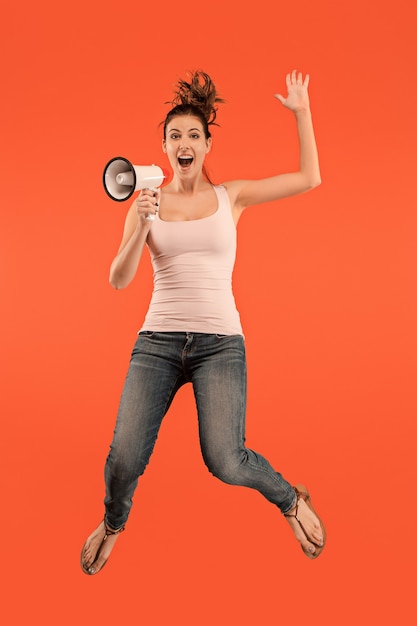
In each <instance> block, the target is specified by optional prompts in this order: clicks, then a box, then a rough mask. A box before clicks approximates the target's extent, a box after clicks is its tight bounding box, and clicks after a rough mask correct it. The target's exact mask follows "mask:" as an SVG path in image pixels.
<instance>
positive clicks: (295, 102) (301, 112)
mask: <svg viewBox="0 0 417 626" xmlns="http://www.w3.org/2000/svg"><path fill="white" fill-rule="evenodd" d="M308 83H309V76H308V75H307V76H306V77H305V79H304V81H303V77H302V75H301V73H299V74H298V76H297V73H296V71H295V70H294V71H293V72H292V73H291V74H287V77H286V84H287V89H288V95H287V97H286V98H284V97H283V96H282V95H280V94H277V95H276V96H275V97H276V98H277V99H278V100H279V101H280V102H281V104H282V105H283V106H285V107H286V108H288V109H289V110H290V111H292V112H293V113H294V116H295V119H296V123H297V131H298V140H299V146H300V160H299V169H298V171H296V172H291V173H288V174H279V175H277V176H272V177H271V178H264V179H261V180H240V181H233V182H232V183H227V188H228V190H229V192H230V195H231V199H232V202H233V205H234V208H235V210H236V211H237V212H238V213H240V212H242V211H243V210H244V209H245V208H246V207H248V206H250V205H253V204H260V203H262V202H271V201H273V200H279V199H280V198H285V197H287V196H293V195H296V194H299V193H303V192H305V191H308V190H310V189H313V188H314V187H316V186H317V185H319V184H320V183H321V179H320V167H319V159H318V154H317V146H316V140H315V137H314V130H313V122H312V118H311V111H310V103H309V97H308V91H307V88H308Z"/></svg>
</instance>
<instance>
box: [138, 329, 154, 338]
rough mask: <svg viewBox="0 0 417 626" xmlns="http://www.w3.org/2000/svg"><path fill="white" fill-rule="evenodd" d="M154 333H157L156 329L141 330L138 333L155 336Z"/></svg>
mask: <svg viewBox="0 0 417 626" xmlns="http://www.w3.org/2000/svg"><path fill="white" fill-rule="evenodd" d="M154 334H155V331H153V330H141V331H140V332H139V333H138V336H139V337H153V336H154Z"/></svg>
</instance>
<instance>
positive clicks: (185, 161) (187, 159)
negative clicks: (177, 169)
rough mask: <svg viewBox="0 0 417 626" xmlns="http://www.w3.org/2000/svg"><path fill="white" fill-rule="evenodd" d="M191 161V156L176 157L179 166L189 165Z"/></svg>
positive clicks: (192, 159)
mask: <svg viewBox="0 0 417 626" xmlns="http://www.w3.org/2000/svg"><path fill="white" fill-rule="evenodd" d="M193 161H194V158H193V157H192V156H181V157H178V163H179V164H180V165H181V167H189V166H190V165H191V163H192V162H193Z"/></svg>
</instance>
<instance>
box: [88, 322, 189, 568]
mask: <svg viewBox="0 0 417 626" xmlns="http://www.w3.org/2000/svg"><path fill="white" fill-rule="evenodd" d="M182 344H183V341H182V342H181V340H180V339H179V337H178V336H176V335H169V336H168V335H165V334H162V333H141V334H140V335H139V337H138V339H137V341H136V343H135V346H134V349H133V352H132V357H131V361H130V366H129V370H128V373H127V377H126V381H125V385H124V388H123V393H122V397H121V400H120V406H119V412H118V416H117V421H116V428H115V431H114V437H113V441H112V443H111V446H110V452H109V455H108V457H107V461H106V466H105V482H106V497H105V500H104V504H105V509H106V510H105V519H104V521H103V522H101V524H100V525H99V526H98V528H97V529H96V530H95V531H94V532H93V533H92V534H91V535H90V537H89V538H88V539H87V541H86V543H85V545H84V548H83V552H82V556H81V562H82V568H83V571H84V572H85V573H87V574H90V575H91V574H96V573H98V572H99V571H100V569H101V568H102V567H103V565H104V564H105V562H106V560H107V558H108V557H109V555H110V552H111V550H112V548H113V546H114V543H115V542H116V539H117V534H113V533H112V531H118V530H119V529H123V528H124V524H125V523H126V521H127V518H128V516H129V513H130V509H131V506H132V497H133V493H134V491H135V488H136V486H137V482H138V478H139V477H140V476H141V475H142V474H143V472H144V471H145V468H146V466H147V464H148V462H149V459H150V456H151V454H152V451H153V448H154V445H155V442H156V439H157V436H158V432H159V428H160V426H161V423H162V419H163V417H164V415H165V414H166V412H167V410H168V408H169V406H170V404H171V402H172V399H173V398H174V395H175V393H176V391H177V390H178V389H179V387H180V386H181V385H182V384H183V383H184V378H183V376H182V370H181V359H180V356H181V347H182Z"/></svg>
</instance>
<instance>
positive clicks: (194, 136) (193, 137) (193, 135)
mask: <svg viewBox="0 0 417 626" xmlns="http://www.w3.org/2000/svg"><path fill="white" fill-rule="evenodd" d="M199 138H200V135H199V134H198V133H193V134H192V135H191V139H199Z"/></svg>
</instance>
